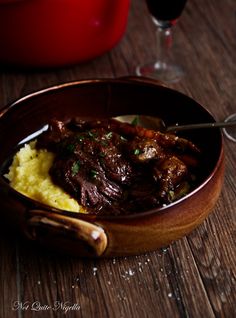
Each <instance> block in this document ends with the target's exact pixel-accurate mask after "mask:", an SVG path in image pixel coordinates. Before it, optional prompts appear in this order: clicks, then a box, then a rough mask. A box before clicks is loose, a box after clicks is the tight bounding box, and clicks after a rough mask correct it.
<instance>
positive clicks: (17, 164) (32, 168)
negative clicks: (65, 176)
mask: <svg viewBox="0 0 236 318" xmlns="http://www.w3.org/2000/svg"><path fill="white" fill-rule="evenodd" d="M35 144H36V141H32V142H31V143H29V144H26V145H25V146H24V147H22V148H21V149H20V150H19V151H18V152H17V153H16V155H15V156H14V158H13V162H12V165H11V166H10V168H9V172H8V174H6V175H5V177H6V178H7V179H8V180H9V181H10V185H11V186H12V187H13V188H14V189H15V190H17V191H19V192H20V193H22V194H24V195H26V196H28V197H30V198H31V199H34V200H36V201H39V202H41V203H44V204H47V205H49V206H52V207H55V208H58V209H62V210H68V211H74V212H82V213H83V212H84V213H86V211H85V209H84V208H83V207H82V206H80V205H79V204H78V202H77V201H76V200H74V199H73V198H71V197H70V196H69V195H68V194H66V193H65V192H64V191H63V190H62V189H61V188H60V187H58V186H57V185H55V184H54V183H53V182H52V180H51V178H50V175H49V173H48V172H49V169H50V167H51V165H52V162H53V159H54V154H53V153H51V152H48V151H47V150H43V149H40V150H38V149H36V148H35Z"/></svg>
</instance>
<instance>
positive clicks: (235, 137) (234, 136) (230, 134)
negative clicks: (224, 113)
mask: <svg viewBox="0 0 236 318" xmlns="http://www.w3.org/2000/svg"><path fill="white" fill-rule="evenodd" d="M233 121H234V122H235V124H236V113H234V114H231V115H229V116H228V117H227V118H226V119H225V122H233ZM223 132H224V134H225V136H226V137H227V138H228V139H230V140H232V141H234V142H236V125H233V126H229V127H225V128H223Z"/></svg>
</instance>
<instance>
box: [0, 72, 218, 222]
mask: <svg viewBox="0 0 236 318" xmlns="http://www.w3.org/2000/svg"><path fill="white" fill-rule="evenodd" d="M96 83H108V84H109V83H127V84H129V83H130V84H131V83H133V84H134V83H136V84H137V85H153V86H158V87H160V86H161V87H162V88H163V89H164V90H167V91H171V92H174V93H176V94H178V95H180V96H183V97H184V98H187V99H189V101H194V100H193V99H192V98H191V97H189V96H187V95H185V94H183V93H181V92H179V91H177V90H174V89H172V88H169V87H167V86H165V85H164V84H163V83H161V82H157V81H154V80H152V79H148V78H142V77H137V78H136V77H130V76H127V77H121V78H102V79H101V78H95V79H83V80H77V81H70V82H66V83H61V84H58V85H53V86H50V87H47V88H44V89H40V90H37V91H35V92H32V93H30V94H27V95H25V96H23V97H21V98H19V99H17V100H15V101H13V102H12V103H10V104H7V105H6V106H5V107H4V108H2V109H1V110H0V119H1V118H2V116H4V115H5V113H7V112H9V111H10V110H12V109H14V108H15V107H17V106H18V104H20V103H21V102H23V101H25V100H28V99H31V98H32V97H34V96H38V95H41V94H45V93H48V92H51V91H52V92H53V91H56V90H58V89H61V88H66V87H70V86H77V85H85V84H91V85H92V84H96ZM194 102H195V103H196V104H197V105H198V107H200V108H202V109H203V110H204V111H205V112H206V113H208V115H209V116H210V117H212V119H213V120H214V117H213V115H212V114H211V113H210V112H209V111H208V110H207V109H206V108H204V107H203V106H202V105H200V104H199V103H197V102H196V101H194ZM219 147H220V153H219V157H218V159H217V162H216V164H215V166H214V168H213V170H212V171H211V172H210V174H209V175H207V176H206V178H204V180H203V181H202V182H201V183H200V184H199V185H198V186H197V187H196V188H195V189H193V190H192V191H190V192H189V193H188V194H186V195H185V196H183V197H181V198H180V199H178V200H176V201H174V202H172V203H169V204H167V205H163V206H161V207H158V208H154V209H150V210H147V211H144V212H134V213H131V214H127V215H123V214H121V215H96V214H89V213H82V212H72V211H66V210H62V209H58V208H54V207H51V206H49V205H46V204H43V203H41V202H39V201H36V200H34V199H31V198H29V197H27V196H26V195H24V194H22V193H20V192H18V191H17V190H15V189H13V188H12V187H11V186H10V185H9V183H8V182H7V181H6V179H5V178H4V176H3V175H2V174H1V175H0V182H1V184H2V185H3V186H5V187H7V189H8V191H10V192H11V193H12V195H14V196H15V198H19V199H21V200H23V201H24V202H25V203H27V207H29V206H31V208H30V210H43V211H45V212H49V213H50V212H53V213H57V214H60V215H65V216H69V217H73V218H78V219H83V220H86V221H88V222H89V221H90V222H92V221H99V220H110V221H112V220H121V219H134V218H142V217H145V216H150V215H151V214H156V213H161V214H162V213H165V212H169V211H168V210H169V209H170V208H172V207H173V206H175V205H179V204H181V203H182V202H183V201H186V200H188V199H189V198H190V197H192V196H194V195H195V194H196V193H197V192H199V191H201V189H202V188H204V186H205V185H206V184H207V183H208V182H210V180H211V179H212V177H213V176H214V175H215V173H216V172H217V170H218V169H219V167H220V164H221V162H222V160H223V157H224V147H223V138H222V133H221V137H220V145H219Z"/></svg>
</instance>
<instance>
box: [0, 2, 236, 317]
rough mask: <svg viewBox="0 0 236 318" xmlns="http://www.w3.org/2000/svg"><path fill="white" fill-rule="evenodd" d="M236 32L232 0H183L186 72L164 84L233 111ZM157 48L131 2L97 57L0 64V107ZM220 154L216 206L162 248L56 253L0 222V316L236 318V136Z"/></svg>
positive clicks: (126, 71)
mask: <svg viewBox="0 0 236 318" xmlns="http://www.w3.org/2000/svg"><path fill="white" fill-rule="evenodd" d="M235 30H236V3H235V0H218V1H214V0H189V1H188V2H187V5H186V8H185V11H184V12H183V15H182V17H181V19H180V20H179V23H178V24H177V26H176V28H175V30H174V53H175V55H176V58H177V59H178V61H179V62H180V63H181V64H182V65H183V66H184V68H185V71H186V76H185V77H184V78H183V79H182V80H181V81H180V82H179V83H176V84H172V85H169V86H170V87H172V88H174V89H177V90H179V91H181V92H183V93H185V94H187V95H189V96H191V97H193V98H194V99H196V100H197V101H198V102H199V103H200V104H202V105H204V106H205V107H206V108H207V109H209V110H210V111H211V112H212V114H213V115H214V116H215V118H216V119H223V118H224V117H225V116H226V115H227V114H230V113H232V112H235V111H236V104H235V98H236V31H235ZM155 54H156V52H155V27H154V25H153V23H152V22H151V19H150V16H149V15H148V12H147V9H146V6H145V2H144V0H134V1H132V6H131V10H130V15H129V22H128V27H127V31H126V34H125V36H124V38H123V39H122V41H121V42H120V43H119V44H118V45H117V46H116V47H115V48H114V49H112V50H111V51H110V52H108V53H106V54H104V55H103V56H101V57H98V58H96V59H94V60H92V61H89V62H86V63H83V64H80V65H75V66H68V67H64V68H60V69H53V70H31V71H25V70H19V69H18V70H17V69H14V68H12V69H9V68H6V67H4V66H3V65H1V66H0V67H1V69H0V107H3V106H5V105H6V104H8V103H10V102H12V101H14V100H15V99H17V98H19V97H21V96H24V95H26V94H28V93H31V92H33V91H36V90H38V89H41V88H44V87H48V86H51V85H55V84H58V83H63V82H66V81H72V80H78V79H84V78H95V77H101V78H105V77H119V76H126V75H133V74H134V70H135V66H136V65H137V64H138V63H141V62H144V61H147V60H149V59H152V58H154V57H155ZM225 152H226V172H225V182H224V186H223V190H222V194H221V196H220V199H219V201H218V203H217V205H216V207H215V209H214V211H213V213H212V214H211V215H210V216H209V217H208V218H207V220H206V221H205V222H204V223H203V224H202V225H200V226H199V227H198V228H197V229H196V230H195V231H194V232H192V233H191V234H190V235H188V236H187V237H185V238H183V239H181V240H179V241H177V242H175V243H174V244H172V245H171V246H169V247H167V248H166V249H163V250H161V251H156V252H153V253H147V254H145V255H140V256H135V257H126V258H112V259H102V260H91V259H78V258H73V257H63V256H62V255H58V254H55V253H54V252H52V251H47V250H45V249H42V248H40V247H39V246H35V245H33V244H31V243H29V242H27V241H25V240H24V239H23V238H22V237H20V236H19V235H18V234H17V233H15V232H13V233H10V232H9V231H8V229H7V228H6V227H5V226H4V224H1V226H0V229H1V231H0V233H1V234H0V262H1V267H0V317H6V318H8V317H9V318H11V317H19V318H25V317H37V318H38V317H64V316H65V313H66V310H67V314H66V316H67V317H81V318H87V317H102V318H106V317H109V318H111V317H115V318H116V317H119V318H120V317H125V318H126V317H127V318H130V317H135V318H139V317H140V318H141V317H148V318H150V317H151V318H152V317H154V318H156V317H161V318H162V317H181V318H182V317H194V318H198V317H210V318H211V317H226V318H231V317H235V316H236V306H235V303H236V266H235V264H236V251H235V243H236V232H235V225H236V144H234V143H232V142H230V141H228V140H226V139H225ZM209 155H210V154H209ZM16 302H17V303H16ZM17 304H18V306H19V309H18V310H17V309H16V307H14V305H15V306H16V305H17ZM56 306H59V307H56ZM63 306H64V307H63ZM69 306H72V307H69ZM73 306H74V307H73Z"/></svg>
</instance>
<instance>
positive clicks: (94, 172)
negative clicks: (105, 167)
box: [90, 169, 98, 178]
mask: <svg viewBox="0 0 236 318" xmlns="http://www.w3.org/2000/svg"><path fill="white" fill-rule="evenodd" d="M97 174H98V172H97V171H96V170H94V169H91V170H90V175H91V177H92V178H96V176H97Z"/></svg>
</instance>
